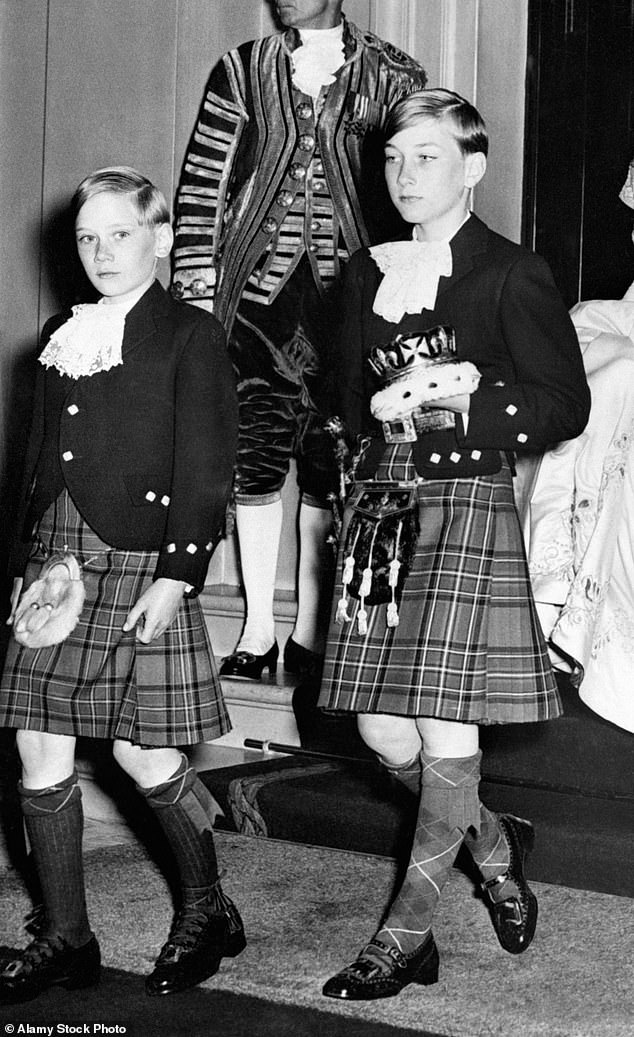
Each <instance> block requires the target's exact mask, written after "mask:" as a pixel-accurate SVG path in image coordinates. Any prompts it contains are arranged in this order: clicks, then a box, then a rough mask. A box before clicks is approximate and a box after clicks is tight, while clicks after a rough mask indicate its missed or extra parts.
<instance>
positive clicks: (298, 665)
mask: <svg viewBox="0 0 634 1037" xmlns="http://www.w3.org/2000/svg"><path fill="white" fill-rule="evenodd" d="M323 665H324V657H323V655H320V654H319V652H311V650H310V649H309V648H304V646H303V645H300V644H298V643H297V641H295V640H294V639H293V638H292V637H289V639H288V641H287V642H286V644H285V645H284V669H285V671H286V673H297V674H299V675H300V676H301V677H316V676H318V674H319V673H320V672H321V669H322V667H323Z"/></svg>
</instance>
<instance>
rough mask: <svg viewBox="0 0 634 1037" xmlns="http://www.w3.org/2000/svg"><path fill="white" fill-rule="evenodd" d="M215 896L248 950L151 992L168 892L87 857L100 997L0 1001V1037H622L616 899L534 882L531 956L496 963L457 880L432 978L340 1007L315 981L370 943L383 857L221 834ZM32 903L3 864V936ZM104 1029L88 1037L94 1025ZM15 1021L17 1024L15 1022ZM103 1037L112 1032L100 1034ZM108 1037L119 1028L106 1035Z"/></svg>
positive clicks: (156, 877) (629, 943)
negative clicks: (188, 982)
mask: <svg viewBox="0 0 634 1037" xmlns="http://www.w3.org/2000/svg"><path fill="white" fill-rule="evenodd" d="M218 849H219V855H220V858H221V862H222V864H223V866H224V867H225V868H226V869H227V876H226V878H225V881H224V885H225V888H226V889H227V891H228V892H229V893H230V894H231V895H232V896H233V897H234V898H235V900H236V902H237V903H238V905H239V907H240V909H241V912H242V915H243V918H244V922H245V927H246V930H247V938H248V941H249V945H248V947H247V950H246V951H245V952H244V953H243V954H242V955H241V956H240V957H239V958H237V959H235V960H230V961H227V962H225V963H223V965H222V967H221V970H220V972H219V973H218V975H217V976H216V977H214V978H213V979H211V980H209V981H207V982H206V983H205V984H204V985H203V986H202V987H200V988H198V989H196V990H194V991H189V992H185V993H183V994H181V995H178V996H176V997H173V998H165V999H150V998H147V997H146V996H145V994H144V992H143V986H142V980H141V976H142V975H143V974H145V973H146V972H147V971H148V970H149V969H150V967H151V963H152V961H153V958H154V956H155V954H156V952H157V950H158V948H159V947H160V945H161V943H162V941H163V939H164V937H165V934H166V932H167V929H168V926H169V922H170V919H171V908H170V898H169V893H168V888H167V885H166V883H165V880H164V879H163V877H162V876H161V874H160V873H159V871H158V870H157V868H156V866H155V865H154V863H153V862H152V861H151V860H150V859H149V858H148V856H147V854H146V852H145V851H144V850H143V849H142V848H141V847H140V846H138V845H137V844H133V845H125V846H117V847H108V848H102V849H99V850H94V851H91V852H89V853H88V854H87V855H86V875H87V884H88V894H89V905H90V911H91V917H92V920H93V925H94V928H95V931H96V933H97V935H98V937H99V940H100V942H101V945H102V951H103V956H104V964H105V966H106V970H105V975H104V981H103V984H102V986H101V987H100V988H99V989H98V991H97V993H95V994H93V993H90V992H80V993H74V994H72V995H69V994H67V993H66V992H64V991H61V990H60V991H55V992H51V993H50V994H47V995H44V996H43V997H41V998H39V999H37V1000H36V1001H34V1002H31V1003H30V1004H29V1005H25V1006H22V1007H20V1008H9V1007H4V1008H1V1007H0V1024H2V1026H0V1033H2V1032H3V1030H4V1031H5V1032H7V1033H11V1032H12V1031H11V1030H9V1029H7V1025H12V1026H14V1027H15V1030H14V1031H13V1032H14V1033H27V1032H31V1033H47V1032H48V1030H46V1029H31V1030H30V1031H28V1030H27V1029H26V1026H27V1024H28V1025H30V1026H32V1027H37V1026H39V1027H42V1026H46V1027H54V1028H53V1030H52V1033H53V1034H54V1033H62V1032H63V1033H71V1032H73V1031H71V1030H70V1029H55V1027H58V1026H59V1024H61V1023H66V1024H74V1025H76V1026H79V1025H80V1024H82V1026H83V1024H87V1026H88V1029H86V1030H83V1029H82V1030H81V1031H79V1032H89V1033H98V1032H101V1033H104V1032H108V1031H107V1030H106V1029H105V1027H114V1026H119V1027H122V1026H123V1027H126V1030H125V1034H126V1037H155V1035H160V1037H180V1035H181V1034H182V1035H183V1037H185V1035H187V1037H211V1035H213V1037H247V1035H248V1037H269V1035H270V1037H273V1035H275V1037H286V1035H287V1034H288V1035H289V1037H290V1035H292V1037H313V1035H315V1037H317V1034H319V1037H403V1034H404V1032H410V1033H411V1032H412V1031H413V1032H414V1033H417V1034H419V1035H425V1034H427V1035H443V1037H485V1035H486V1037H511V1035H515V1034H518V1035H522V1037H537V1035H545V1037H632V1034H633V1033H634V1023H633V1020H634V906H633V904H632V901H631V900H629V899H626V898H622V897H617V896H611V895H607V894H601V893H595V892H584V891H580V890H570V889H566V888H562V887H557V886H548V885H544V884H537V883H536V884H534V886H535V889H536V892H537V894H538V896H539V900H540V912H541V915H540V923H539V928H538V932H537V936H536V939H535V942H534V944H533V947H532V948H531V949H530V950H529V951H528V952H527V953H526V954H525V955H522V956H519V957H517V958H514V957H512V956H510V955H508V954H506V953H505V952H504V951H503V950H502V949H501V948H500V947H499V945H498V943H497V941H496V940H495V937H494V934H493V931H492V929H491V926H490V922H489V918H488V914H487V912H486V910H485V908H484V905H483V904H482V903H481V902H480V901H479V900H478V899H476V898H475V897H474V896H473V890H472V886H471V884H470V883H469V881H468V880H467V878H466V877H465V876H464V875H462V874H461V873H459V872H455V873H454V875H453V876H452V878H451V880H450V882H449V884H448V886H447V887H446V888H445V890H444V893H443V897H442V902H441V906H440V909H439V911H438V915H437V920H436V925H435V935H436V940H437V942H438V945H439V949H440V954H441V977H440V982H439V983H438V984H437V985H436V986H433V987H430V988H420V987H408V988H406V990H404V991H403V992H402V993H401V994H400V995H399V996H398V997H397V998H392V999H389V1000H387V1001H382V1002H375V1003H370V1004H367V1005H364V1004H350V1005H347V1004H341V1003H339V1002H336V1001H331V1000H328V999H325V998H324V997H322V996H321V994H320V989H321V986H322V984H323V982H324V981H325V980H326V979H327V978H328V976H329V975H331V974H332V973H333V972H334V971H336V970H337V969H338V968H339V967H340V966H341V965H343V964H344V963H345V962H346V961H348V960H350V959H351V958H352V957H354V955H355V954H356V951H357V950H358V948H359V946H360V945H361V944H362V943H363V941H364V940H365V939H366V938H368V937H369V936H370V935H371V934H372V928H373V924H374V923H375V922H376V921H377V920H378V918H379V916H380V914H381V910H382V908H383V906H384V904H385V903H386V901H387V900H388V898H389V895H390V890H391V887H392V883H393V881H394V875H395V865H394V862H393V861H391V860H389V859H386V858H380V857H372V856H364V855H361V854H353V853H347V852H341V851H337V850H328V849H324V848H315V847H307V846H299V845H295V844H291V843H285V842H277V841H274V840H268V839H262V838H252V837H247V836H243V835H235V834H231V833H219V834H218ZM28 906H29V902H28V898H27V895H26V893H25V890H24V887H23V885H22V882H21V879H20V878H19V876H18V875H17V874H16V873H15V872H13V871H4V872H3V873H1V874H0V917H2V919H3V923H4V924H3V928H2V939H3V942H5V943H7V944H9V945H21V944H22V942H23V935H22V917H23V915H24V912H25V911H26V910H27V909H28ZM97 1023H99V1024H102V1027H104V1028H103V1029H101V1030H97V1029H95V1026H94V1024H97ZM20 1024H21V1025H22V1029H21V1030H20V1029H19V1028H18V1027H19V1026H20ZM110 1032H115V1031H114V1030H112V1029H111V1030H110ZM119 1032H120V1033H121V1032H123V1031H122V1030H119Z"/></svg>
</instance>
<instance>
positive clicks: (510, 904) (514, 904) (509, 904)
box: [504, 897, 523, 926]
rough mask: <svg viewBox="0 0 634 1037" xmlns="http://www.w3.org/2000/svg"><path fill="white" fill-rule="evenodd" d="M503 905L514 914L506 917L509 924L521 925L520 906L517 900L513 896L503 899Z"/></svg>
mask: <svg viewBox="0 0 634 1037" xmlns="http://www.w3.org/2000/svg"><path fill="white" fill-rule="evenodd" d="M504 906H505V907H506V908H507V909H508V910H509V912H510V913H511V914H512V915H513V916H514V917H509V918H508V919H507V920H508V922H509V925H517V926H521V925H522V923H523V918H522V908H521V907H520V905H519V903H518V901H517V900H516V899H515V897H511V899H510V900H505V901H504Z"/></svg>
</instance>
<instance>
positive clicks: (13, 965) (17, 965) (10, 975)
mask: <svg viewBox="0 0 634 1037" xmlns="http://www.w3.org/2000/svg"><path fill="white" fill-rule="evenodd" d="M23 969H24V962H23V961H21V960H20V958H15V960H14V961H10V962H9V964H8V965H7V966H6V967H5V968H4V969H3V970H2V973H1V975H2V978H3V979H16V977H17V976H19V975H20V973H21V972H22V970H23Z"/></svg>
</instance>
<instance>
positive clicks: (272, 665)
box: [220, 641, 280, 681]
mask: <svg viewBox="0 0 634 1037" xmlns="http://www.w3.org/2000/svg"><path fill="white" fill-rule="evenodd" d="M279 654H280V650H279V647H278V644H277V641H274V642H273V644H272V645H271V647H270V648H269V650H268V652H265V653H264V655H255V654H254V653H253V652H243V651H242V649H238V650H237V651H235V652H232V654H231V655H228V656H227V657H226V658H225V659H223V660H222V665H221V667H220V676H221V677H237V678H238V679H239V680H243V681H261V680H262V670H263V669H264V668H265V667H267V668H268V671H269V676H271V677H272V676H273V675H274V674H275V673H276V671H277V657H278V655H279Z"/></svg>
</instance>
